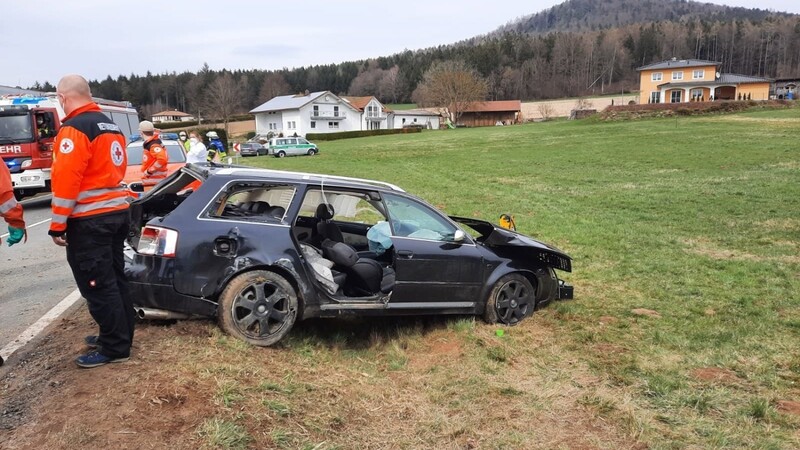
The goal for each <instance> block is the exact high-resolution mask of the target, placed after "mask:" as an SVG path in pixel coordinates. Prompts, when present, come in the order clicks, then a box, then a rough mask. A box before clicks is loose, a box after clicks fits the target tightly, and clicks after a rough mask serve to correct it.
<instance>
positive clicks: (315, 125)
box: [311, 120, 317, 128]
mask: <svg viewBox="0 0 800 450" xmlns="http://www.w3.org/2000/svg"><path fill="white" fill-rule="evenodd" d="M311 128H317V122H315V121H313V120H312V121H311Z"/></svg>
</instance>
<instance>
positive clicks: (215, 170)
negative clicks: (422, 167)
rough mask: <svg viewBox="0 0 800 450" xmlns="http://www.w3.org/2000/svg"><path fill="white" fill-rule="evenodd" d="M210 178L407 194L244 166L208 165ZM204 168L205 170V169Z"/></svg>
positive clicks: (380, 185)
mask: <svg viewBox="0 0 800 450" xmlns="http://www.w3.org/2000/svg"><path fill="white" fill-rule="evenodd" d="M205 167H207V168H208V174H209V176H223V177H229V178H241V177H248V178H263V179H264V180H270V181H285V182H290V183H298V182H300V183H306V184H317V183H319V184H321V185H323V186H324V185H328V186H336V187H345V188H355V189H371V190H381V191H395V192H405V190H403V189H402V188H400V187H399V186H395V185H394V184H391V183H386V182H384V181H377V180H368V179H365V178H352V177H343V176H338V175H326V174H318V173H307V172H290V171H286V170H273V169H259V168H255V167H244V166H216V165H207V166H205ZM205 167H204V168H205Z"/></svg>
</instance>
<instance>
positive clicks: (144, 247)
mask: <svg viewBox="0 0 800 450" xmlns="http://www.w3.org/2000/svg"><path fill="white" fill-rule="evenodd" d="M177 245H178V232H177V231H175V230H169V229H167V228H160V227H150V226H147V227H144V229H143V230H142V235H141V237H139V245H137V247H136V251H137V252H138V253H139V254H142V255H154V256H164V257H166V258H174V257H175V248H176V247H177Z"/></svg>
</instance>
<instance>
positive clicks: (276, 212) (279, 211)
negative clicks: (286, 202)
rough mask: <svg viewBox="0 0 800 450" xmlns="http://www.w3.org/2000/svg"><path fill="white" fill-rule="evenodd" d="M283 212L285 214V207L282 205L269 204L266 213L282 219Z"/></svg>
mask: <svg viewBox="0 0 800 450" xmlns="http://www.w3.org/2000/svg"><path fill="white" fill-rule="evenodd" d="M284 214H286V208H284V207H283V206H270V207H269V208H267V215H268V216H270V217H274V218H276V219H278V220H281V219H283V216H284Z"/></svg>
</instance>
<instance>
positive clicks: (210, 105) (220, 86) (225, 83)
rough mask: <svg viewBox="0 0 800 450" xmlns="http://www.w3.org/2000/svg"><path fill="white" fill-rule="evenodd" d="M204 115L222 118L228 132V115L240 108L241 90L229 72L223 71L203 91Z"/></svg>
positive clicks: (226, 132)
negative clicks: (204, 91)
mask: <svg viewBox="0 0 800 450" xmlns="http://www.w3.org/2000/svg"><path fill="white" fill-rule="evenodd" d="M204 106H205V108H204V109H205V111H206V116H209V117H216V118H217V119H222V122H223V124H224V126H225V134H226V135H227V134H228V121H229V120H230V117H231V116H232V115H234V114H235V113H236V112H238V111H239V110H240V109H241V108H242V90H241V89H240V88H239V86H238V84H237V83H236V80H234V79H233V76H232V75H231V74H230V73H225V74H223V75H222V76H220V77H218V78H217V79H216V80H214V81H213V82H212V83H211V85H209V86H208V90H207V91H206V93H205V105H204Z"/></svg>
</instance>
